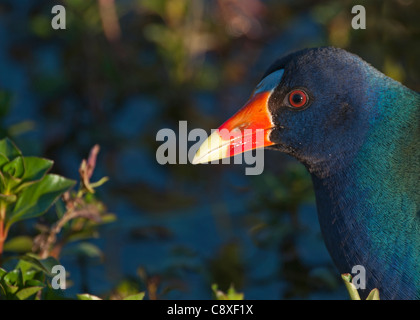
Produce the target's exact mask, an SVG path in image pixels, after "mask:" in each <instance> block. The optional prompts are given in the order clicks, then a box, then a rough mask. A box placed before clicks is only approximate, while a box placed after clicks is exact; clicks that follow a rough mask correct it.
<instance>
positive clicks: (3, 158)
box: [0, 153, 9, 167]
mask: <svg viewBox="0 0 420 320" xmlns="http://www.w3.org/2000/svg"><path fill="white" fill-rule="evenodd" d="M8 162H9V159H7V157H6V156H5V155H4V154H2V153H0V167H2V166H3V165H4V164H5V163H8Z"/></svg>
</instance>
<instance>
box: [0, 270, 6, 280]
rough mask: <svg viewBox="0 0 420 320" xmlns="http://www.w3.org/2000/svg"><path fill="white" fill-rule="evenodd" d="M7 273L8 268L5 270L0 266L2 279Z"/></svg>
mask: <svg viewBox="0 0 420 320" xmlns="http://www.w3.org/2000/svg"><path fill="white" fill-rule="evenodd" d="M5 274H7V271H6V270H4V269H2V268H0V280H1V278H3V276H4V275H5Z"/></svg>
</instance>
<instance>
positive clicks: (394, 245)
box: [311, 80, 420, 295]
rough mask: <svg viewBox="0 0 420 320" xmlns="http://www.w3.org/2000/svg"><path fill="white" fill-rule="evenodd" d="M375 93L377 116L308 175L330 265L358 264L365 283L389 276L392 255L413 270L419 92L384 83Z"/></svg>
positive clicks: (419, 233)
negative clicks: (326, 166) (349, 146)
mask: <svg viewBox="0 0 420 320" xmlns="http://www.w3.org/2000/svg"><path fill="white" fill-rule="evenodd" d="M378 81H379V80H378ZM376 94H377V96H378V97H379V98H377V100H376V103H375V104H373V106H374V108H375V110H376V111H377V116H376V117H375V118H374V119H372V123H371V126H370V128H369V130H368V132H367V134H366V137H365V140H364V142H363V143H362V144H361V145H360V147H359V148H358V149H357V150H356V151H355V152H354V153H353V154H350V155H348V156H349V157H348V158H347V159H345V161H343V162H341V164H342V165H341V166H336V170H335V171H331V174H329V175H326V176H325V175H322V174H318V172H316V171H313V172H312V173H311V174H312V179H313V183H314V188H315V194H316V201H317V208H318V214H319V220H320V225H321V230H322V232H323V235H324V239H325V242H326V246H327V248H328V250H329V251H330V254H331V256H332V258H333V260H334V262H335V264H336V265H337V267H338V269H339V271H340V272H341V273H346V272H351V269H352V267H353V266H354V265H362V266H364V267H365V268H366V271H367V280H368V282H369V279H368V278H369V277H370V279H373V281H371V288H373V287H375V286H376V285H377V283H380V282H381V281H380V278H381V277H385V276H386V277H394V278H396V277H397V274H396V273H395V272H394V271H393V269H392V266H393V265H394V264H396V263H402V262H401V261H398V259H405V260H404V262H403V263H405V264H407V268H410V267H411V268H412V269H413V270H417V271H418V272H419V271H420V270H419V268H420V267H419V265H420V260H419V256H420V251H419V250H420V248H419V247H418V245H419V243H420V229H419V226H420V223H419V219H420V218H419V213H418V212H419V207H418V206H419V201H420V196H419V191H418V181H419V179H420V168H419V164H418V163H419V159H420V143H419V136H420V135H419V134H420V122H419V119H420V114H419V112H420V95H418V94H416V93H415V92H413V91H411V90H409V89H407V88H405V87H401V85H399V86H395V88H392V87H391V88H389V84H388V86H387V91H383V92H377V93H376ZM402 102H404V104H399V103H402ZM322 172H325V170H324V171H322ZM400 277H401V276H400ZM410 279H411V278H410ZM416 279H417V280H416V281H417V282H416V283H415V284H414V286H419V285H420V283H418V282H419V281H418V279H419V277H418V276H417V278H416ZM394 280H395V279H394ZM411 280H412V279H411ZM411 280H410V281H411ZM406 281H408V280H406ZM368 288H369V284H368ZM371 288H370V289H371ZM393 289H394V290H395V288H393ZM382 290H385V291H386V290H388V289H386V288H382ZM414 291H416V290H415V289H413V293H412V294H416V293H414ZM389 294H390V295H391V294H392V292H390V293H389Z"/></svg>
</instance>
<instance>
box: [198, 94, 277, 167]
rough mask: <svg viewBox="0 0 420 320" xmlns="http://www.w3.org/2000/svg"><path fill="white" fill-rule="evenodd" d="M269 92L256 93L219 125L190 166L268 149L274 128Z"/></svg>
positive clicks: (271, 143)
mask: <svg viewBox="0 0 420 320" xmlns="http://www.w3.org/2000/svg"><path fill="white" fill-rule="evenodd" d="M270 95H271V92H270V91H262V92H259V93H256V94H255V95H254V96H252V97H251V99H250V100H249V101H248V102H247V103H246V104H245V106H244V107H242V109H240V110H239V111H238V112H237V113H236V114H235V115H234V116H233V117H231V118H230V119H229V120H227V121H226V122H225V123H224V124H222V125H221V126H220V127H219V129H218V130H216V131H214V132H213V133H212V134H211V135H210V137H208V138H207V140H206V141H204V143H203V144H202V145H201V146H200V148H199V149H198V151H197V153H196V155H195V157H194V160H193V164H197V163H205V162H210V161H213V160H218V159H223V158H227V157H231V156H234V155H236V154H239V153H243V152H245V151H249V150H253V149H257V148H262V147H266V146H271V145H273V144H274V143H273V142H271V141H270V139H269V135H270V132H271V129H272V128H273V127H274V125H273V122H272V120H271V114H270V111H269V110H268V99H269V97H270Z"/></svg>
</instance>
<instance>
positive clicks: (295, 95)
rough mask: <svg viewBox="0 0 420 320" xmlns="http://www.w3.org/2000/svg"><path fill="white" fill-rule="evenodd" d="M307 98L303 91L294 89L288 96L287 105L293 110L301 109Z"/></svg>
mask: <svg viewBox="0 0 420 320" xmlns="http://www.w3.org/2000/svg"><path fill="white" fill-rule="evenodd" d="M307 102H308V96H307V94H306V93H305V92H304V91H303V90H299V89H295V90H293V91H292V92H290V94H289V103H290V105H291V106H292V107H294V108H301V107H303V106H305V105H307Z"/></svg>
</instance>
